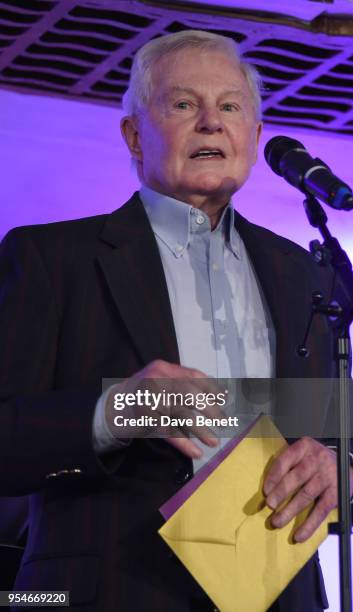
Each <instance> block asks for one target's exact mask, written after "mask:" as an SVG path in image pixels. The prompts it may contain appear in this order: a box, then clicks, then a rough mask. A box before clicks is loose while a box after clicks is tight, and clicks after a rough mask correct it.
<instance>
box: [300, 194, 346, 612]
mask: <svg viewBox="0 0 353 612" xmlns="http://www.w3.org/2000/svg"><path fill="white" fill-rule="evenodd" d="M304 208H305V212H306V214H307V217H308V219H309V223H310V224H311V225H312V226H313V227H316V228H318V230H319V231H320V234H321V236H322V238H323V243H322V244H320V242H319V241H318V240H314V241H312V242H311V243H310V250H311V252H312V254H313V256H314V259H315V260H316V262H317V263H318V264H319V265H322V266H327V265H329V264H331V265H332V267H333V268H334V270H335V272H336V277H337V278H338V279H339V281H340V284H341V287H340V288H342V291H343V294H342V298H343V302H344V303H341V304H339V305H338V304H337V303H333V304H326V305H325V304H322V303H321V302H322V299H323V296H321V295H320V294H319V293H318V292H315V293H314V294H313V308H312V314H311V318H310V321H309V325H308V328H307V331H306V335H305V339H304V343H303V346H301V347H299V350H298V352H299V355H301V356H306V354H307V349H306V347H305V342H306V339H307V336H308V333H309V330H310V325H311V321H312V318H313V316H314V315H315V314H316V313H321V314H324V315H325V316H328V317H332V316H334V317H335V318H336V323H337V332H338V334H337V348H336V354H335V359H336V362H337V371H338V374H339V437H338V439H337V446H338V463H337V470H338V474H337V475H338V523H331V525H330V529H329V532H330V533H333V534H335V535H338V536H339V570H340V602H341V612H352V580H351V524H352V523H351V520H352V519H351V504H350V456H349V451H350V437H351V427H350V402H349V386H350V383H349V380H350V364H351V356H352V347H351V343H350V338H349V328H350V325H351V323H352V321H353V272H352V264H351V262H350V260H349V257H348V255H347V254H346V253H345V251H343V249H342V248H341V246H340V244H339V242H338V240H337V239H336V238H334V237H333V236H332V235H331V233H330V231H329V229H328V227H327V225H326V224H327V216H326V213H325V211H324V210H323V208H322V206H321V204H319V202H318V201H317V200H316V198H314V196H312V195H311V194H307V197H306V199H305V200H304Z"/></svg>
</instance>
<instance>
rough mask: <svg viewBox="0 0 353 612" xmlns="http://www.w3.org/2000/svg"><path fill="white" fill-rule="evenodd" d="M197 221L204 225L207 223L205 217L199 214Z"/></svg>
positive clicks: (198, 223)
mask: <svg viewBox="0 0 353 612" xmlns="http://www.w3.org/2000/svg"><path fill="white" fill-rule="evenodd" d="M196 223H197V225H202V224H203V223H205V217H203V216H202V215H197V217H196Z"/></svg>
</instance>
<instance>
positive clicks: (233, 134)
mask: <svg viewBox="0 0 353 612" xmlns="http://www.w3.org/2000/svg"><path fill="white" fill-rule="evenodd" d="M258 82H259V79H258V76H257V74H256V72H255V71H254V69H253V68H251V66H249V65H247V64H246V63H244V62H241V61H240V59H239V57H238V54H237V49H236V46H235V44H234V43H233V42H232V41H231V40H230V39H227V38H224V37H222V36H216V35H213V34H209V33H204V32H199V31H189V32H180V33H178V34H173V35H168V36H165V37H161V38H158V39H156V40H153V41H151V42H149V43H147V44H146V45H145V46H144V47H143V48H142V49H141V50H140V51H139V53H138V54H137V55H136V57H135V60H134V65H133V69H132V74H131V81H130V86H129V90H128V92H127V93H126V95H125V99H124V104H125V108H126V110H127V113H128V114H127V116H125V117H124V118H123V120H122V123H121V129H122V133H123V136H124V139H125V141H126V144H127V146H128V148H129V151H130V155H131V157H132V160H133V163H134V165H135V167H136V171H137V173H138V176H139V179H140V181H141V184H142V186H141V190H140V192H139V193H136V194H134V195H133V196H132V198H131V199H130V200H129V202H127V203H126V204H125V205H124V206H123V207H122V208H120V209H119V210H117V211H115V212H113V213H112V214H111V215H102V216H98V217H92V218H87V219H81V220H77V221H69V222H64V223H55V224H50V225H46V226H34V227H29V228H18V229H15V230H13V231H11V232H10V233H9V234H8V236H7V237H6V238H5V240H4V242H3V245H2V251H1V260H0V278H1V302H0V314H1V320H0V325H1V327H0V341H1V346H2V354H1V368H0V372H1V373H0V377H1V401H2V410H1V419H2V420H1V423H2V427H1V435H2V438H1V459H2V461H1V464H0V465H1V468H0V469H1V492H2V494H3V495H21V494H28V495H29V496H30V517H29V532H28V541H27V546H26V549H25V553H24V556H23V560H22V564H21V568H20V571H19V574H18V576H17V580H16V585H15V588H16V589H22V590H68V591H70V605H71V606H73V607H74V608H75V609H77V610H97V611H98V610H99V611H100V612H103V611H104V612H111V611H112V610H119V612H131V611H139V612H140V611H141V612H152V611H153V612H156V611H159V610H160V611H163V612H164V611H168V612H187V611H189V612H201V611H202V610H212V609H213V606H212V602H210V601H209V600H208V598H207V597H206V596H205V594H204V593H203V592H202V591H201V589H200V588H199V587H198V585H197V584H196V583H195V581H194V580H193V579H192V578H191V577H190V576H189V574H188V573H187V572H186V570H185V569H184V568H183V567H182V565H181V564H180V563H179V562H178V561H177V559H176V558H175V557H174V556H173V555H171V554H170V553H169V551H168V549H167V547H166V546H165V544H164V543H163V541H162V540H161V539H160V538H159V536H158V534H157V529H158V527H159V526H160V525H161V524H162V518H161V516H160V515H159V513H158V508H159V507H160V505H161V504H162V503H163V502H165V501H166V500H167V499H168V498H169V497H170V496H171V495H172V494H173V493H175V492H176V490H177V489H178V488H179V487H180V486H181V485H182V484H183V483H184V482H186V481H187V480H188V478H189V477H190V476H191V475H192V469H193V464H194V468H195V469H197V467H198V466H199V465H200V462H202V460H205V459H206V458H207V457H208V456H209V455H210V454H212V453H213V452H215V451H216V450H217V440H215V439H214V437H213V436H212V435H210V433H209V432H208V431H204V430H200V431H199V432H198V433H197V437H196V438H194V439H191V438H190V437H188V436H187V435H183V434H182V432H180V437H173V438H170V439H163V438H160V439H158V438H148V437H147V435H148V430H147V429H146V431H144V430H142V431H141V432H140V433H141V434H142V435H141V436H140V437H139V438H138V439H137V438H136V439H133V437H132V434H131V437H130V436H125V437H124V438H122V437H121V433H120V434H119V430H118V428H114V427H113V425H112V419H113V414H114V410H113V402H112V396H113V395H114V393H116V391H117V390H126V389H128V390H134V389H137V388H138V387H139V385H140V383H141V381H142V379H145V378H150V379H168V380H169V381H171V382H172V383H173V381H174V385H175V389H177V388H178V381H183V384H185V381H187V383H188V384H189V388H191V389H192V390H194V391H195V390H197V389H200V388H203V389H204V390H205V389H213V388H214V382H213V380H212V379H213V378H227V377H265V378H270V377H274V376H276V375H277V376H280V377H302V376H303V377H307V376H311V377H330V376H332V375H333V373H334V370H333V364H332V338H331V335H330V332H329V328H328V326H327V324H326V322H325V321H324V320H323V319H322V320H318V321H314V324H313V333H312V340H311V346H310V348H311V353H310V357H309V358H308V359H307V360H305V361H304V360H299V359H298V358H297V357H296V355H295V351H294V348H295V344H296V343H297V342H298V338H301V336H302V332H303V329H304V326H305V320H303V316H305V315H306V313H307V307H308V304H309V303H310V296H311V292H312V291H313V290H314V289H318V287H319V288H321V289H322V291H323V293H324V295H326V296H328V295H329V291H330V288H331V276H330V274H329V273H327V274H326V273H324V272H322V271H320V270H319V269H317V268H316V267H315V264H314V263H313V262H312V261H311V259H310V257H309V256H308V254H307V253H306V252H305V251H303V250H302V249H301V248H299V247H297V246H296V245H294V244H293V243H290V242H289V241H287V240H285V239H283V238H280V237H278V236H275V235H274V234H272V233H271V232H269V231H267V230H265V229H263V228H259V227H257V226H254V225H252V224H250V223H248V222H247V221H246V220H245V219H243V218H242V217H241V216H240V215H239V214H237V213H236V212H235V211H234V209H233V207H232V206H231V197H232V195H233V194H234V193H235V192H237V191H238V189H240V188H241V186H242V185H243V184H244V182H245V181H246V180H247V178H248V176H249V174H250V171H251V168H252V166H253V164H254V163H255V161H256V156H257V146H258V141H259V137H260V133H261V121H260V96H259V90H258ZM284 277H285V279H284ZM304 278H305V286H304V283H303V282H302V281H303V279H304ZM284 280H285V282H284ZM105 377H107V378H109V377H118V378H121V379H125V382H123V383H119V384H118V385H114V386H113V387H110V388H108V389H107V391H105V392H104V394H103V395H101V389H102V387H101V383H102V378H105ZM144 434H146V435H145V437H144ZM264 493H265V495H266V496H267V497H266V499H267V503H268V504H269V506H270V507H271V508H273V509H274V510H275V509H276V508H277V507H278V506H280V505H281V502H282V501H283V500H284V499H285V498H286V497H287V496H288V495H289V494H290V493H295V495H294V497H293V498H292V500H291V501H290V502H289V503H288V504H287V505H286V506H285V507H284V508H281V510H279V511H278V512H276V511H275V512H274V514H273V519H272V522H273V525H274V526H276V527H278V528H280V527H281V526H282V525H285V524H286V523H287V522H288V521H290V520H291V519H292V518H293V517H294V516H295V515H297V514H298V513H299V512H300V511H301V510H302V509H303V508H305V507H306V506H307V505H308V504H309V503H311V502H312V500H316V501H315V507H314V509H313V511H312V512H311V514H310V516H309V518H308V519H307V520H306V521H305V523H304V525H303V526H302V527H301V528H300V529H299V530H298V531H297V533H296V539H297V540H298V541H303V540H305V539H307V538H309V537H310V536H311V534H312V533H313V531H314V530H315V529H316V528H317V527H318V525H319V524H320V522H321V521H322V520H323V519H324V518H325V516H326V515H327V513H328V512H329V510H330V509H331V508H333V507H334V506H335V505H336V502H337V493H336V461H335V453H334V452H333V451H331V450H329V449H328V448H326V447H325V446H323V445H322V444H320V443H319V442H316V441H314V440H313V439H310V438H305V439H302V440H298V441H297V442H295V443H294V444H293V445H291V446H290V447H289V448H288V450H285V451H284V452H283V453H282V455H280V456H279V457H278V459H277V460H276V462H275V463H274V464H273V466H272V468H271V470H270V472H269V473H268V476H267V478H266V481H265V484H264ZM205 511H207V509H205ZM251 588H256V584H253V585H251ZM325 605H326V599H325V592H324V588H323V584H322V577H321V573H320V568H319V565H318V560H317V558H314V559H313V560H311V561H310V562H309V563H308V564H307V566H306V567H305V568H303V570H302V571H301V572H300V573H299V574H298V576H297V577H296V578H295V579H294V580H293V582H292V583H291V584H290V585H289V586H288V588H287V589H286V591H284V593H283V594H282V595H281V597H280V598H279V600H278V601H277V602H275V603H274V604H273V606H272V607H271V611H275V610H285V611H286V612H290V611H293V612H315V611H319V610H322V609H323V608H324V607H325ZM234 610H237V604H236V602H234ZM239 612H245V611H239ZM246 612H248V611H246ZM249 612H251V611H249Z"/></svg>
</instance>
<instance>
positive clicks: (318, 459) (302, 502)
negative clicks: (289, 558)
mask: <svg viewBox="0 0 353 612" xmlns="http://www.w3.org/2000/svg"><path fill="white" fill-rule="evenodd" d="M352 491H353V473H352V470H351V494H352ZM264 494H265V496H266V503H267V505H268V506H269V507H270V508H272V509H273V510H276V508H278V507H279V506H280V505H281V504H282V502H284V500H285V499H286V498H288V497H289V496H291V495H294V494H295V495H294V496H293V497H292V498H291V499H290V500H289V501H288V503H287V504H286V505H285V506H284V507H283V508H281V509H280V510H279V511H278V512H275V513H274V514H273V517H272V525H273V526H274V527H283V526H284V525H286V524H287V523H289V522H290V521H291V520H292V519H293V518H294V517H295V516H296V515H297V514H299V513H300V512H301V511H302V510H304V508H306V507H307V506H309V505H310V504H312V503H313V502H315V505H314V507H313V509H312V511H311V512H310V514H309V516H308V518H307V519H306V520H305V522H304V523H303V524H302V525H301V527H300V528H299V529H298V530H297V531H296V532H295V535H294V539H295V540H296V541H297V542H304V541H305V540H307V539H308V538H310V536H311V535H312V534H313V533H314V531H315V530H316V529H317V528H318V527H319V525H320V524H321V523H322V521H324V520H325V518H326V516H327V515H328V514H329V512H330V511H331V510H332V509H333V508H335V507H336V506H337V500H338V491H337V456H336V453H335V452H334V451H333V450H331V449H329V448H327V447H326V446H324V445H323V444H320V443H319V442H317V441H316V440H313V439H312V438H301V439H300V440H298V441H297V442H295V443H294V444H292V445H291V446H289V447H287V448H286V449H284V450H283V451H282V453H280V455H279V456H278V457H277V458H276V459H275V461H274V462H273V464H272V466H271V468H270V470H269V472H268V474H267V476H266V479H265V482H264Z"/></svg>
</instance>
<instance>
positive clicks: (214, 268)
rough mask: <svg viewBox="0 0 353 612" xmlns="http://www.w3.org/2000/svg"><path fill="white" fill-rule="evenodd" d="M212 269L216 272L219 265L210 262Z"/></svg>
mask: <svg viewBox="0 0 353 612" xmlns="http://www.w3.org/2000/svg"><path fill="white" fill-rule="evenodd" d="M212 270H214V272H217V271H218V270H219V265H218V264H216V263H213V264H212Z"/></svg>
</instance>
